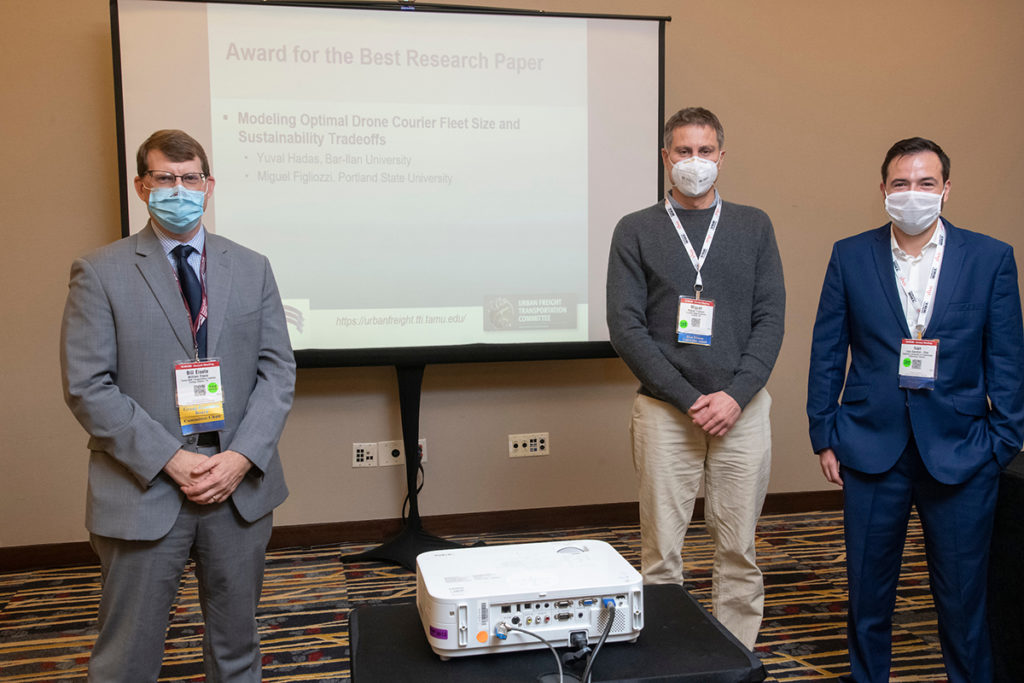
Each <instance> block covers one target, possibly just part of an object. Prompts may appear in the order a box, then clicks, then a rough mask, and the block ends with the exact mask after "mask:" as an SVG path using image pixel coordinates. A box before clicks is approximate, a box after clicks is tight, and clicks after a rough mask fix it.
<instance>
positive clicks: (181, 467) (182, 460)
mask: <svg viewBox="0 0 1024 683" xmlns="http://www.w3.org/2000/svg"><path fill="white" fill-rule="evenodd" d="M204 462H206V456H205V455H200V454H199V453H193V452H192V451H186V450H184V449H178V450H177V451H176V452H175V453H174V455H172V456H171V459H170V460H168V461H167V464H166V465H164V472H166V473H167V474H169V475H171V479H173V480H174V481H175V483H177V484H178V486H180V487H182V488H184V487H185V486H189V485H191V484H194V483H196V478H195V477H194V476H193V475H192V470H194V469H195V468H197V467H199V466H200V465H202V464H203V463H204Z"/></svg>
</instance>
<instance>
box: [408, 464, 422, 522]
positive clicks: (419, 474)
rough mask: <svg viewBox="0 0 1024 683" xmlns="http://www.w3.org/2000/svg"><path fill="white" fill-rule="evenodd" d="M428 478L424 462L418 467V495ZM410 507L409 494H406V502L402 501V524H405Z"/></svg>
mask: <svg viewBox="0 0 1024 683" xmlns="http://www.w3.org/2000/svg"><path fill="white" fill-rule="evenodd" d="M426 478H427V474H426V472H424V471H423V462H420V463H419V464H418V465H416V480H417V481H418V482H419V484H418V485H417V486H416V495H419V493H420V491H422V490H423V481H424V480H425V479H426ZM408 507H409V494H408V492H407V493H406V494H405V500H403V501H402V523H403V524H404V523H405V511H406V509H407V508H408Z"/></svg>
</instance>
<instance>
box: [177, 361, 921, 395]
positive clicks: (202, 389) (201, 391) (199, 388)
mask: <svg viewBox="0 0 1024 683" xmlns="http://www.w3.org/2000/svg"><path fill="white" fill-rule="evenodd" d="M914 362H915V363H916V362H917V361H916V360H915V361H914ZM192 391H194V392H195V394H194V395H195V396H206V385H205V384H197V385H195V386H193V387H192Z"/></svg>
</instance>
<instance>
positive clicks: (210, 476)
mask: <svg viewBox="0 0 1024 683" xmlns="http://www.w3.org/2000/svg"><path fill="white" fill-rule="evenodd" d="M251 467H252V462H251V461H250V460H249V459H248V458H246V457H245V456H244V455H242V454H241V453H239V452H238V451H222V452H220V453H216V454H214V455H210V456H207V455H202V454H200V453H193V452H192V451H186V450H181V449H179V450H178V451H177V452H176V453H175V454H174V455H173V456H172V457H171V459H170V460H168V461H167V464H166V465H164V471H165V472H167V474H169V475H170V476H171V479H173V480H174V481H175V482H176V483H177V484H178V486H180V487H181V491H182V493H184V494H185V495H186V496H187V497H188V499H189V500H191V501H192V502H193V503H198V504H200V505H209V504H210V503H219V502H221V501H224V500H227V498H228V496H230V495H231V494H232V493H234V492H235V489H236V488H238V484H239V483H240V482H241V481H242V477H244V476H245V474H246V472H248V471H249V469H250V468H251Z"/></svg>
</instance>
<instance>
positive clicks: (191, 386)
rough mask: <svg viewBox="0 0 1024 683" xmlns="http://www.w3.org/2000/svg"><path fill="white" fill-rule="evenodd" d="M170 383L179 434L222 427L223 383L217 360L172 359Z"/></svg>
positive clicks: (209, 430) (188, 434) (211, 430)
mask: <svg viewBox="0 0 1024 683" xmlns="http://www.w3.org/2000/svg"><path fill="white" fill-rule="evenodd" d="M174 387H175V397H176V399H177V401H176V402H177V404H178V420H179V421H180V423H181V433H182V435H184V436H190V435H192V434H200V433H202V432H213V431H217V430H219V429H223V428H224V386H223V384H222V383H221V380H220V361H219V360H217V359H207V360H201V361H180V362H177V363H175V364H174Z"/></svg>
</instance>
